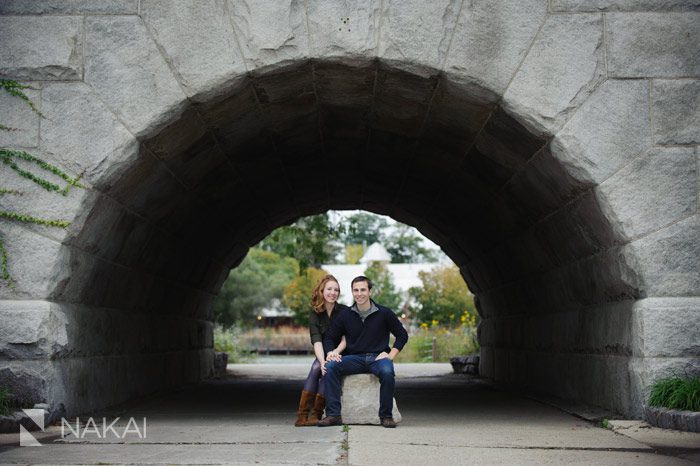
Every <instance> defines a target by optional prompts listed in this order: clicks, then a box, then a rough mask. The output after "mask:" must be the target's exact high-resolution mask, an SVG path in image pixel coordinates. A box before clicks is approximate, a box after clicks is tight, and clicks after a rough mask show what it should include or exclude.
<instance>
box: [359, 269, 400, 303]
mask: <svg viewBox="0 0 700 466" xmlns="http://www.w3.org/2000/svg"><path fill="white" fill-rule="evenodd" d="M365 276H366V277H367V278H369V279H370V280H372V284H373V285H374V286H373V287H372V299H373V300H374V301H376V302H378V303H379V304H381V305H383V306H386V307H389V308H391V309H392V310H393V311H399V310H401V305H402V304H403V298H402V297H401V293H399V291H398V290H397V289H396V286H395V285H394V277H393V276H392V275H391V272H389V269H387V267H386V265H384V264H383V263H381V262H372V263H370V265H369V266H368V267H367V269H366V270H365Z"/></svg>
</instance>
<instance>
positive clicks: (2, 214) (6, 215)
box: [0, 79, 85, 286]
mask: <svg viewBox="0 0 700 466" xmlns="http://www.w3.org/2000/svg"><path fill="white" fill-rule="evenodd" d="M0 88H2V89H4V90H5V91H6V92H8V93H9V94H10V95H12V96H14V97H18V98H20V99H22V100H24V101H25V102H26V103H27V105H28V106H29V108H31V109H32V111H34V112H35V113H36V114H37V115H39V116H40V117H43V115H42V114H41V112H40V111H39V110H38V109H37V108H36V106H35V105H34V102H32V101H31V99H29V97H28V96H27V95H26V94H25V93H24V89H31V88H30V86H27V85H24V84H20V83H18V82H16V81H12V80H7V79H0ZM0 130H4V131H17V130H16V129H14V128H9V127H7V126H5V125H3V124H0ZM18 160H21V161H24V162H26V163H28V164H30V165H35V166H37V167H38V168H40V169H41V170H43V171H45V172H49V173H51V174H53V175H55V176H57V177H59V178H60V179H62V180H63V181H65V182H66V185H65V186H63V187H61V186H59V185H58V184H56V183H54V182H52V181H49V180H47V179H45V178H43V177H42V176H41V175H38V174H36V173H33V172H32V171H30V170H29V169H25V168H22V167H21V166H20V165H18V164H17V161H18ZM0 162H1V163H3V164H4V165H6V166H8V167H9V168H10V169H12V170H13V171H14V172H15V173H17V174H18V175H19V176H21V177H23V178H26V179H28V180H30V181H32V182H33V183H34V184H36V185H38V186H40V187H41V188H43V189H45V190H46V191H49V192H52V193H57V194H61V195H63V196H66V195H68V192H69V191H70V190H71V188H74V187H75V188H85V186H83V185H81V184H80V183H79V180H80V176H78V177H76V178H71V177H70V176H69V175H68V174H66V173H65V172H63V171H62V170H61V169H60V168H58V167H56V166H54V165H51V164H50V163H48V162H46V161H44V160H41V159H40V158H39V157H37V156H35V155H32V154H30V153H28V152H25V151H21V150H13V149H7V148H0ZM22 194H23V193H22V192H21V191H17V190H15V189H8V188H4V187H2V186H0V196H6V195H14V196H21V195H22ZM0 219H4V220H10V221H16V222H23V223H33V224H35V225H43V226H48V227H56V228H66V227H68V225H70V222H68V221H66V220H54V219H46V218H40V217H34V216H32V215H27V214H23V213H21V212H13V211H6V210H0ZM0 278H1V279H2V280H5V281H7V282H10V286H12V276H11V274H10V271H9V268H8V265H7V250H6V249H5V244H4V242H3V238H2V236H0Z"/></svg>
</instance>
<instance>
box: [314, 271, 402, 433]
mask: <svg viewBox="0 0 700 466" xmlns="http://www.w3.org/2000/svg"><path fill="white" fill-rule="evenodd" d="M371 296H372V282H371V281H370V280H369V278H367V277H364V276H359V277H355V278H354V279H353V280H352V297H353V298H354V299H355V303H354V304H353V305H352V306H351V307H350V309H346V310H345V311H343V312H342V313H341V314H340V315H338V317H336V319H335V320H333V322H332V324H331V327H330V328H329V329H328V331H327V332H326V336H325V339H324V341H323V346H324V347H325V348H326V351H327V352H328V355H327V357H326V365H325V370H326V376H325V377H324V379H323V380H324V383H325V391H326V417H325V418H323V419H322V420H320V421H319V422H318V424H317V425H318V426H319V427H327V426H337V425H341V424H342V423H343V420H342V418H341V417H340V412H341V406H340V391H341V382H342V377H343V376H345V375H350V374H365V373H371V374H374V375H376V376H377V377H378V378H379V383H380V384H381V385H380V389H379V419H380V420H381V424H382V426H384V427H396V423H395V422H394V418H393V415H392V412H391V411H392V408H393V400H394V363H393V360H394V358H395V357H396V355H397V354H399V351H401V350H402V349H403V347H404V345H405V344H406V342H407V341H408V333H407V332H406V329H405V328H403V325H401V322H400V321H399V319H398V318H397V317H396V314H394V311H392V310H391V309H389V308H388V307H384V306H380V305H378V304H376V303H375V302H374V301H372V299H371V298H370V297H371ZM389 333H391V334H392V335H394V336H395V337H396V341H395V342H394V347H393V348H391V350H389ZM343 335H345V341H346V342H347V347H346V349H345V352H344V354H343V356H342V357H341V356H340V355H339V354H337V353H335V352H333V351H329V349H330V348H335V347H336V346H337V343H338V342H339V341H340V338H341V337H342V336H343Z"/></svg>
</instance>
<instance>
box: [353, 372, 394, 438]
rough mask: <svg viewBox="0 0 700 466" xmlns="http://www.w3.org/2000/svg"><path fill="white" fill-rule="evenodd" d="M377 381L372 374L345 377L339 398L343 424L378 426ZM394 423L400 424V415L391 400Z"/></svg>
mask: <svg viewBox="0 0 700 466" xmlns="http://www.w3.org/2000/svg"><path fill="white" fill-rule="evenodd" d="M379 386H380V384H379V379H378V378H377V377H376V376H375V375H374V374H354V375H346V376H345V378H344V379H343V394H342V396H341V397H340V403H341V405H342V414H341V416H342V418H343V423H344V424H376V425H379V424H380V420H379ZM393 402H394V407H393V408H392V414H393V416H394V421H396V422H401V413H400V412H399V409H398V407H397V406H396V399H394V400H393Z"/></svg>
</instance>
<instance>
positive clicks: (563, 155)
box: [551, 80, 651, 184]
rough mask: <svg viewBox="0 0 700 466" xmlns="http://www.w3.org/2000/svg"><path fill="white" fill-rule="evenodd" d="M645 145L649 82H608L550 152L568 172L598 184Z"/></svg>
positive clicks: (647, 141)
mask: <svg viewBox="0 0 700 466" xmlns="http://www.w3.org/2000/svg"><path fill="white" fill-rule="evenodd" d="M650 146H651V132H650V129H649V89H648V84H647V83H646V82H645V81H631V80H625V81H621V80H608V81H606V82H604V83H603V84H602V85H601V86H600V87H599V88H598V89H597V90H596V91H595V92H594V93H593V95H591V97H590V98H589V99H588V100H586V102H585V103H584V104H583V105H581V108H580V109H579V110H578V111H577V112H576V114H575V115H574V116H573V117H572V118H571V120H569V121H568V122H567V123H566V125H564V127H563V128H562V130H561V131H559V132H558V133H557V135H556V137H555V138H554V140H553V141H552V144H551V151H552V155H553V156H554V157H556V158H557V159H558V160H559V161H560V162H561V163H562V164H563V165H564V167H565V168H566V171H567V172H568V173H569V174H571V175H573V176H575V177H576V178H577V179H578V180H580V181H584V182H589V183H594V184H597V183H600V182H602V181H603V180H605V179H606V178H608V177H609V176H610V175H611V174H613V173H615V172H616V171H617V170H618V169H619V168H620V167H622V166H624V165H625V164H626V163H627V162H629V161H630V160H632V158H634V157H635V156H637V155H638V154H640V153H641V152H643V151H644V150H646V149H647V148H648V147H650Z"/></svg>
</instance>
